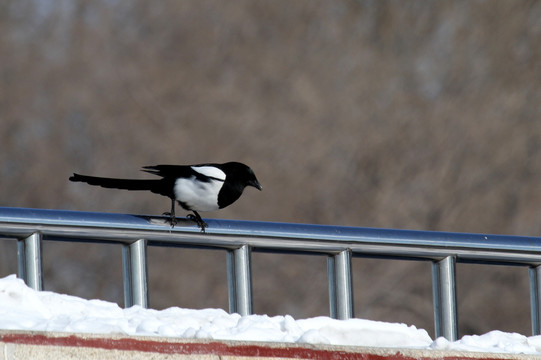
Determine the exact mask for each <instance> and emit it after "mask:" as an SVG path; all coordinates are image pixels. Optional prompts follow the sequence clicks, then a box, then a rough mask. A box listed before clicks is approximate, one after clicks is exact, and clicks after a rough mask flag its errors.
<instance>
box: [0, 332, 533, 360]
mask: <svg viewBox="0 0 541 360" xmlns="http://www.w3.org/2000/svg"><path fill="white" fill-rule="evenodd" d="M0 343H3V344H17V345H37V346H47V347H48V346H54V347H61V348H62V347H77V348H80V347H84V348H94V349H104V350H120V351H135V352H141V353H155V354H164V355H217V356H239V357H253V358H270V359H272V358H282V359H284V358H285V359H322V360H324V359H352V360H356V359H362V360H384V359H389V360H415V359H420V360H432V359H434V360H436V359H438V360H458V359H485V360H497V359H498V360H501V359H533V358H538V359H541V356H539V357H538V356H533V357H532V356H531V355H529V356H527V355H512V354H483V353H474V352H471V353H470V352H467V353H465V352H456V351H455V352H444V351H435V350H415V349H392V348H368V347H355V346H328V345H321V346H320V345H309V344H290V343H264V342H257V343H256V342H253V343H252V342H243V341H217V340H191V339H190V340H188V339H176V338H155V337H127V336H119V335H110V336H108V335H90V334H88V335H87V334H65V333H47V332H23V331H0ZM446 354H447V355H446Z"/></svg>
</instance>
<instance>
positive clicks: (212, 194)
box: [69, 162, 262, 232]
mask: <svg viewBox="0 0 541 360" xmlns="http://www.w3.org/2000/svg"><path fill="white" fill-rule="evenodd" d="M141 171H144V172H147V173H150V174H153V175H157V176H159V177H161V179H142V180H139V179H116V178H106V177H97V176H87V175H79V174H76V173H74V174H73V176H71V177H70V178H69V180H70V181H75V182H84V183H87V184H89V185H95V186H101V187H104V188H109V189H123V190H147V191H151V192H153V193H155V194H160V195H163V196H167V197H168V198H170V199H171V211H170V212H166V213H164V214H163V215H166V216H169V222H170V223H171V226H175V224H176V218H175V201H176V202H178V204H179V205H180V206H181V207H182V208H183V209H185V210H188V211H192V212H193V215H192V214H189V215H188V216H187V217H188V218H189V219H191V220H193V221H195V222H196V223H197V225H198V226H199V227H200V228H201V231H202V232H205V228H206V227H207V226H208V225H207V223H205V222H204V221H203V219H201V216H200V215H199V211H214V210H218V209H223V208H224V207H226V206H229V205H231V204H232V203H234V202H235V201H236V200H237V199H238V198H239V197H240V196H241V195H242V192H243V190H244V188H245V187H246V186H253V187H255V188H256V189H258V190H262V187H261V184H260V183H259V181H258V180H257V178H256V176H255V174H254V172H253V170H252V169H251V168H250V167H248V166H246V165H244V164H242V163H239V162H228V163H225V164H198V165H154V166H144V167H143V168H142V170H141Z"/></svg>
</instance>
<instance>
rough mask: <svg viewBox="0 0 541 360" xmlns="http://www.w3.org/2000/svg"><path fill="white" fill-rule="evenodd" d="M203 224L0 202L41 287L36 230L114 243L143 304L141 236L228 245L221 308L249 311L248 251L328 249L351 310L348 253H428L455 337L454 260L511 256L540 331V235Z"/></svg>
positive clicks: (3, 221) (441, 309)
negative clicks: (526, 274) (521, 271)
mask: <svg viewBox="0 0 541 360" xmlns="http://www.w3.org/2000/svg"><path fill="white" fill-rule="evenodd" d="M205 221H206V222H207V223H208V225H209V226H208V228H207V229H206V233H201V232H200V230H199V228H197V227H196V226H195V225H194V223H192V222H191V221H189V220H184V219H179V223H178V224H177V225H176V226H175V227H174V228H171V227H170V226H169V224H168V223H167V222H166V219H165V218H164V217H154V216H141V215H125V214H109V213H92V212H76V211H63V210H43V209H24V208H7V207H0V237H4V238H15V239H17V240H18V261H19V267H18V273H19V277H21V278H23V279H24V280H25V281H26V283H27V284H28V285H29V286H30V287H32V288H34V289H37V290H41V289H42V287H43V285H42V284H43V275H42V265H41V242H42V241H43V240H57V241H85V242H89V241H91V242H96V243H103V242H106V243H118V244H121V245H122V263H123V271H124V299H125V306H131V305H134V304H137V305H141V306H143V307H146V306H148V280H147V260H146V249H147V246H172V245H173V246H197V247H199V248H212V249H223V250H225V251H226V252H227V274H228V288H229V310H230V312H237V313H240V314H241V315H247V314H251V313H252V290H251V282H252V279H251V278H252V277H251V265H250V263H251V252H252V251H271V252H273V251H274V252H284V253H288V252H290V253H301V254H323V255H326V256H327V259H328V261H327V270H328V275H329V302H330V313H331V316H332V317H333V318H337V319H348V318H351V317H353V316H354V315H353V313H354V312H353V287H352V267H351V259H352V257H354V256H377V257H381V258H392V259H411V260H426V261H431V262H432V279H433V297H434V319H435V330H436V336H437V337H439V336H444V337H446V338H447V339H449V340H455V339H457V337H458V331H457V305H456V302H457V300H456V279H455V278H456V276H455V273H456V270H455V267H456V263H457V262H469V263H471V262H476V263H485V264H513V265H523V266H528V267H529V269H530V294H531V318H532V330H533V334H534V335H538V334H540V333H541V331H540V330H541V329H540V320H541V306H540V303H541V266H540V265H541V237H524V236H507V235H488V234H466V233H449V232H435V231H412V230H391V229H374V228H360V227H344V226H324V225H308V224H291V223H273V222H256V221H236V220H216V219H205Z"/></svg>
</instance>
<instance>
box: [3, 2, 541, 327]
mask: <svg viewBox="0 0 541 360" xmlns="http://www.w3.org/2000/svg"><path fill="white" fill-rule="evenodd" d="M540 44H541V2H538V1H521V2H508V1H500V0H496V1H491V2H485V1H446V2H439V1H406V2H402V1H369V0H366V1H347V0H342V1H320V0H316V1H314V0H311V1H308V0H299V1H282V0H279V1H270V0H250V1H248V0H240V1H235V2H220V1H207V0H203V1H201V0H190V1H152V2H150V1H143V0H136V1H129V2H127V1H111V0H96V1H91V2H90V1H83V0H80V1H71V0H58V1H41V0H19V1H1V2H0V59H1V61H0V130H1V131H0V136H1V144H2V152H1V153H0V179H1V184H2V187H1V189H2V191H0V206H10V207H36V208H51V209H66V210H82V211H103V212H122V213H143V214H161V213H162V212H163V211H166V210H168V207H169V202H168V199H166V198H161V197H159V196H156V195H153V194H144V193H132V192H122V191H112V190H105V189H99V188H94V187H90V186H85V185H83V184H74V183H70V182H68V180H67V179H68V177H69V175H70V174H71V173H72V172H74V171H77V172H80V173H85V174H95V175H102V176H117V177H141V178H142V177H144V176H145V175H144V174H142V173H140V172H139V171H138V169H139V168H140V167H141V166H144V165H153V164H160V163H166V164H167V163H170V164H189V163H198V162H225V161H231V160H235V161H241V162H244V163H247V164H249V165H250V166H251V167H252V168H253V169H254V171H255V172H256V174H257V176H258V178H259V180H260V181H261V183H262V184H263V187H264V191H263V192H261V193H260V192H257V191H252V190H253V189H247V191H246V192H245V194H244V196H243V197H242V198H241V199H240V200H239V201H238V202H237V203H235V204H234V205H233V206H231V207H229V208H227V209H225V210H222V211H220V212H217V213H209V214H205V216H206V217H222V218H230V219H246V220H262V221H286V222H303V223H315V224H334V225H351V226H365V227H383V228H399V229H419V230H443V231H456V232H482V233H498V234H515V235H536V236H539V235H541V221H540V218H541V191H539V184H540V183H541V121H540V120H541V118H540V114H541V106H540V104H541V81H540V79H541V46H540ZM0 246H1V249H0V250H1V251H0V254H1V255H0V275H2V276H4V275H7V274H9V273H13V272H16V256H15V254H16V250H15V244H14V242H13V241H9V240H5V241H1V242H0ZM43 252H44V266H45V268H44V272H45V288H46V289H47V290H54V291H59V292H65V293H68V294H73V295H78V296H83V297H86V298H101V299H106V300H111V301H116V302H118V303H119V304H122V303H123V299H122V274H121V262H120V248H118V247H116V246H112V245H107V246H98V245H91V244H78V245H72V244H69V243H49V242H48V243H45V244H44V249H43ZM149 262H150V267H149V272H150V274H149V277H150V291H151V293H150V296H151V299H150V301H151V306H152V307H154V308H158V309H160V308H164V307H168V306H181V307H193V308H203V307H222V308H225V309H227V286H226V281H225V274H224V272H225V271H224V269H225V254H223V253H221V252H214V251H210V252H208V251H196V250H185V249H160V248H151V249H149ZM353 265H354V281H355V307H356V309H355V310H356V316H357V317H360V318H367V319H375V320H384V321H392V322H405V323H408V324H414V325H416V326H418V327H423V328H426V329H427V330H429V331H433V328H434V326H433V314H432V293H431V280H430V264H429V263H416V262H409V261H383V260H375V259H361V258H359V259H355V260H354V264H353ZM253 266H254V269H253V271H254V278H253V281H254V297H255V311H256V312H257V313H266V314H269V315H276V314H286V313H287V314H291V315H292V316H294V317H296V318H303V317H311V316H317V315H328V294H327V282H326V266H325V258H324V257H300V256H294V255H290V256H280V255H273V254H261V253H254V254H253ZM458 297H459V323H460V334H461V335H464V334H470V333H477V334H480V333H484V332H486V331H489V330H492V329H500V330H504V331H517V332H521V333H523V334H529V333H530V331H531V330H530V320H529V295H528V272H527V269H526V268H522V267H503V266H502V267H499V266H496V267H492V266H490V267H489V266H481V265H463V264H460V265H459V266H458Z"/></svg>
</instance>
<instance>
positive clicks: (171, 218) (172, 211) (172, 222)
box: [163, 199, 177, 227]
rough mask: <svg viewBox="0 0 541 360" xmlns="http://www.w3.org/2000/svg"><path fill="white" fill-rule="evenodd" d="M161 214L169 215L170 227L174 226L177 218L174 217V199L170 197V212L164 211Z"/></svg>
mask: <svg viewBox="0 0 541 360" xmlns="http://www.w3.org/2000/svg"><path fill="white" fill-rule="evenodd" d="M163 215H165V216H169V223H170V224H171V227H175V225H176V224H177V218H176V217H175V199H171V212H164V213H163Z"/></svg>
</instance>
